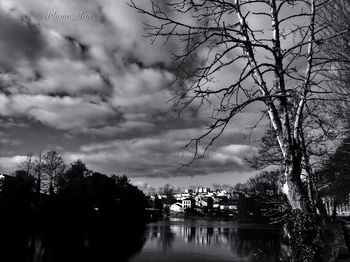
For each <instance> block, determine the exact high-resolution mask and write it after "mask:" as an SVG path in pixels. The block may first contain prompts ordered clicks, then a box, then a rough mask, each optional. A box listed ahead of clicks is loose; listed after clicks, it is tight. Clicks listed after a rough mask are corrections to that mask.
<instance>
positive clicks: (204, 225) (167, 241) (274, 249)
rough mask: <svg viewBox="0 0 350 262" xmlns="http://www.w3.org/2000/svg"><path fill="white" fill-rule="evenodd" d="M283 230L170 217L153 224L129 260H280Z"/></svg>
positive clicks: (139, 261)
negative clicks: (139, 248) (136, 251)
mask: <svg viewBox="0 0 350 262" xmlns="http://www.w3.org/2000/svg"><path fill="white" fill-rule="evenodd" d="M282 249H283V246H282V244H281V230H280V228H278V227H275V226H272V225H257V224H244V223H236V222H232V221H219V220H217V221H215V220H204V219H184V218H170V219H169V220H163V221H159V222H155V223H150V224H148V225H147V226H146V229H145V244H144V246H143V248H142V250H141V251H140V252H139V253H138V254H135V255H134V256H133V257H132V258H131V259H130V260H129V261H131V262H145V261H154V262H157V261H188V262H194V261H267V262H273V261H280V259H281V250H282Z"/></svg>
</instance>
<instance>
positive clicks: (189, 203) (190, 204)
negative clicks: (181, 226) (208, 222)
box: [182, 198, 195, 210]
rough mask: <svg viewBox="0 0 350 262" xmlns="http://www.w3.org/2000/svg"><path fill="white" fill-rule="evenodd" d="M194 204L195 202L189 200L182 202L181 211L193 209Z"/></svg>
mask: <svg viewBox="0 0 350 262" xmlns="http://www.w3.org/2000/svg"><path fill="white" fill-rule="evenodd" d="M194 202H195V201H194V200H193V199H190V198H187V199H184V200H182V207H183V210H186V209H191V208H194Z"/></svg>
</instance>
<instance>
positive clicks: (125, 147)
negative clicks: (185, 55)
mask: <svg viewBox="0 0 350 262" xmlns="http://www.w3.org/2000/svg"><path fill="white" fill-rule="evenodd" d="M141 20H142V18H141V17H140V15H138V14H137V13H136V12H135V11H134V10H132V9H131V8H130V7H129V6H128V5H127V4H126V2H125V1H110V0H101V1H86V0H84V1H83V0H80V1H70V0H60V1H46V0H41V1H40V0H39V1H38V0H12V1H11V0H1V1H0V53H1V56H0V86H1V91H0V146H1V147H0V167H1V171H2V172H10V171H12V170H13V169H14V168H16V166H17V165H18V163H19V162H21V161H22V160H23V159H24V156H25V155H26V154H27V153H29V152H33V153H36V152H38V151H39V150H44V149H47V148H54V149H57V150H58V151H59V152H60V153H61V154H62V155H63V156H64V158H65V159H66V161H67V162H70V161H74V160H76V159H82V160H83V161H84V162H85V163H87V166H88V167H89V168H90V169H93V170H96V171H100V172H104V173H107V174H117V175H118V174H126V175H128V176H129V177H130V178H131V180H132V182H133V183H135V184H137V185H139V186H140V187H143V188H145V189H149V190H151V189H152V188H153V187H155V188H158V187H160V186H162V185H164V184H165V183H170V184H173V185H175V186H179V187H185V186H187V185H193V186H195V185H205V186H212V185H213V184H215V185H216V186H217V185H220V184H230V185H234V184H235V183H236V182H242V181H245V180H246V179H247V177H249V176H251V175H252V174H254V173H255V172H256V171H254V170H250V169H249V167H248V165H247V163H246V162H245V161H244V158H245V157H246V156H248V155H250V154H252V153H253V152H254V150H256V143H255V142H254V141H255V140H256V139H257V138H258V137H259V136H260V135H261V134H262V132H263V127H261V128H260V129H257V130H256V131H255V133H254V134H253V136H252V137H251V139H250V140H249V139H248V138H247V133H248V130H247V128H248V127H250V126H252V125H253V124H254V123H255V121H256V120H257V119H258V117H259V115H257V114H256V113H255V110H249V109H248V110H246V111H245V112H244V113H242V114H241V115H239V116H238V117H237V118H235V119H234V120H233V122H232V123H231V125H229V126H228V128H227V130H226V132H225V133H224V135H223V136H222V137H221V138H220V139H219V140H218V141H217V143H216V144H215V145H213V146H212V147H211V148H210V150H209V151H208V153H207V155H206V157H205V158H204V159H201V160H198V161H196V162H194V163H193V164H192V165H191V166H190V167H183V166H182V164H184V163H187V162H188V161H189V160H190V159H191V150H188V149H184V146H185V145H186V143H187V142H189V140H190V139H191V138H195V137H198V136H199V135H200V134H202V133H203V132H204V130H205V126H206V123H207V120H208V118H207V117H208V110H206V109H203V110H202V109H200V110H198V109H197V108H189V110H187V111H185V112H183V113H182V115H181V116H180V117H179V116H178V115H177V114H175V113H173V112H172V111H171V106H172V104H171V102H168V101H169V100H170V99H171V98H172V97H173V96H172V94H173V92H174V89H176V86H174V79H175V76H174V75H173V73H172V72H171V70H168V69H167V68H168V66H169V64H170V62H171V61H172V57H171V54H170V52H171V51H172V50H174V49H176V48H177V46H176V45H177V43H176V42H170V43H169V45H167V46H164V45H162V43H161V42H156V43H155V44H153V45H152V44H151V41H150V39H148V38H145V37H144V35H145V32H144V31H143V25H142V23H141V22H142V21H141ZM222 77H223V78H225V75H223V76H222Z"/></svg>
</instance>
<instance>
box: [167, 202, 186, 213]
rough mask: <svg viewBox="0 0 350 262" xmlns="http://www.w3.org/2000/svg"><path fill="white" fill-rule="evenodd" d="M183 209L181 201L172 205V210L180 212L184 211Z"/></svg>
mask: <svg viewBox="0 0 350 262" xmlns="http://www.w3.org/2000/svg"><path fill="white" fill-rule="evenodd" d="M182 211H183V206H182V204H181V203H179V202H176V203H174V204H172V205H170V212H173V213H179V212H182Z"/></svg>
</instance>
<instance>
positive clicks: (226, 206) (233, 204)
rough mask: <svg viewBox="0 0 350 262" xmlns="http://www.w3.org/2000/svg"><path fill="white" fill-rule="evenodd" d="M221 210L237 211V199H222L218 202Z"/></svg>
mask: <svg viewBox="0 0 350 262" xmlns="http://www.w3.org/2000/svg"><path fill="white" fill-rule="evenodd" d="M219 208H220V210H221V211H230V212H238V201H233V200H223V201H221V202H220V204H219Z"/></svg>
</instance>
